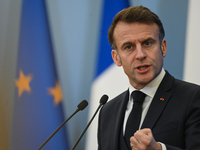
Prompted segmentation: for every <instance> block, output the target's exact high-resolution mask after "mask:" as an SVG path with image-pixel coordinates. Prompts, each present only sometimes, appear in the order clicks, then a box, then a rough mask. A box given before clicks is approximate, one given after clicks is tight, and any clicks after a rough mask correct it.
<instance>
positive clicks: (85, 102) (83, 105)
mask: <svg viewBox="0 0 200 150" xmlns="http://www.w3.org/2000/svg"><path fill="white" fill-rule="evenodd" d="M87 105H88V102H87V101H86V100H83V101H82V102H80V103H79V104H78V106H77V109H76V111H75V112H74V113H73V114H72V115H71V116H70V117H69V118H68V119H67V120H65V121H64V122H63V123H62V124H61V125H60V126H59V127H58V128H57V129H56V130H55V131H54V132H53V133H52V134H51V135H50V136H49V138H48V139H47V140H46V141H45V142H44V143H43V144H42V145H41V146H40V147H39V148H38V150H40V149H41V148H42V147H43V146H44V145H45V144H46V143H47V142H48V141H49V140H50V139H51V138H52V137H53V136H54V135H55V134H56V133H57V132H58V131H59V130H60V128H61V127H62V126H63V125H64V124H65V123H66V122H67V121H68V120H69V119H71V118H72V117H73V116H74V115H75V114H76V113H77V112H79V111H80V110H81V111H82V110H83V109H85V108H86V107H87Z"/></svg>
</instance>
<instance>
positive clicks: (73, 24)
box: [0, 0, 188, 149]
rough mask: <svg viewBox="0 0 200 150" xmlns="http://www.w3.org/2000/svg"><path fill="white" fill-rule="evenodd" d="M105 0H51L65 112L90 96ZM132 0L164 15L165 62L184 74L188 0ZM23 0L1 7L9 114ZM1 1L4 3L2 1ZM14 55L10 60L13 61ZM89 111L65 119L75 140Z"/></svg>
mask: <svg viewBox="0 0 200 150" xmlns="http://www.w3.org/2000/svg"><path fill="white" fill-rule="evenodd" d="M102 1H103V0H46V2H47V4H48V7H47V8H48V14H49V22H50V28H51V34H52V39H53V46H54V50H55V57H56V65H57V68H58V73H59V77H60V80H61V86H62V89H63V95H64V108H65V115H66V118H67V117H68V116H69V115H71V114H72V113H73V112H74V111H75V109H76V107H77V104H78V103H79V102H80V101H82V100H83V99H86V100H88V101H89V100H90V88H91V83H92V80H93V76H94V69H95V59H96V50H97V43H98V35H99V24H100V16H101V7H102ZM5 2H6V0H1V1H0V4H4V3H5ZM130 2H131V5H144V6H147V7H149V8H150V9H151V10H152V11H154V12H155V13H157V14H158V16H159V17H160V19H161V20H162V21H163V24H164V28H165V31H166V40H167V43H168V54H167V57H166V58H165V63H164V68H165V69H167V70H168V71H169V72H170V73H172V74H173V75H174V76H175V77H177V78H180V79H182V76H183V75H182V74H183V61H184V60H183V58H184V49H185V33H186V32H185V29H186V19H187V7H188V0H130ZM20 3H21V0H19V1H15V2H14V1H11V0H10V1H7V3H5V7H4V8H6V7H9V8H10V9H9V10H6V9H0V10H1V12H2V11H4V12H6V13H8V14H6V15H2V13H1V14H0V21H2V20H4V21H6V22H3V24H2V23H1V25H0V28H1V29H0V31H1V33H0V38H1V41H0V44H1V45H0V54H1V56H0V62H1V64H0V71H1V76H0V83H1V85H0V88H1V89H3V90H5V89H4V87H5V85H6V87H7V91H9V92H7V94H5V93H4V94H2V93H1V95H0V98H1V100H2V98H5V97H8V98H7V99H6V100H4V99H3V103H2V104H3V106H2V107H3V108H5V110H6V111H4V113H5V116H6V113H7V112H8V111H9V112H12V102H13V99H12V98H13V96H12V92H13V89H12V88H13V87H14V85H12V84H11V82H7V81H13V79H14V75H13V73H14V72H15V71H14V70H15V69H13V68H14V67H15V63H16V50H17V41H18V39H17V37H18V30H17V29H18V27H19V19H20V17H19V15H20V13H19V10H20V9H21V7H20ZM1 6H2V7H3V5H1ZM11 8H12V9H11ZM15 9H17V10H15ZM11 10H12V11H11ZM13 12H14V13H13ZM5 17H8V18H5ZM8 27H9V29H8ZM4 29H5V30H6V31H5V30H4ZM10 58H11V61H9V59H10ZM6 65H7V66H6ZM2 72H4V74H2ZM9 89H10V90H9ZM11 89H12V90H11ZM10 91H11V92H10ZM0 92H2V91H0ZM10 93H11V94H10ZM95 101H99V100H98V99H97V100H95ZM1 111H2V109H1ZM1 111H0V112H1ZM87 113H88V108H86V110H83V111H82V112H79V113H78V114H77V115H76V116H75V117H74V118H72V119H71V120H70V121H69V122H68V123H67V125H66V126H67V127H68V131H69V136H70V143H71V146H72V145H73V144H74V143H75V141H76V139H77V138H78V136H79V135H80V133H81V132H82V131H83V129H84V127H85V126H86V123H87V120H88V118H87ZM5 116H4V117H5ZM7 116H8V118H6V120H7V121H6V122H7V124H9V125H8V126H7V127H10V124H11V122H12V121H11V120H12V116H11V115H7ZM8 134H9V133H8ZM8 138H9V136H8ZM84 140H85V136H84V137H83V139H82V140H81V143H79V145H78V147H77V149H83V147H84V143H85V141H84Z"/></svg>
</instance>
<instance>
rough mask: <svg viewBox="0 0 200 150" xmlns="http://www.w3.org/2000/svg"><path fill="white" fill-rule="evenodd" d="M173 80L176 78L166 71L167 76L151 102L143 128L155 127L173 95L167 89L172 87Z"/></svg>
mask: <svg viewBox="0 0 200 150" xmlns="http://www.w3.org/2000/svg"><path fill="white" fill-rule="evenodd" d="M173 80H174V78H173V77H172V76H171V75H170V74H169V73H168V72H166V74H165V77H164V78H163V80H162V82H161V84H160V86H159V87H158V90H157V92H156V94H155V96H154V98H153V100H152V102H151V105H150V107H149V110H148V112H147V115H146V117H145V119H144V122H143V124H142V127H141V128H150V129H152V128H153V127H154V125H155V123H156V121H157V120H158V119H159V117H160V115H161V113H162V111H163V110H164V108H165V106H166V104H167V102H168V101H169V99H170V97H171V93H169V92H167V91H168V90H170V89H171V88H172V83H173Z"/></svg>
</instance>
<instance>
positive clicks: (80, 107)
mask: <svg viewBox="0 0 200 150" xmlns="http://www.w3.org/2000/svg"><path fill="white" fill-rule="evenodd" d="M87 105H88V102H87V101H86V100H83V101H82V102H80V103H79V104H78V106H77V107H78V109H79V110H83V109H85V108H86V107H87Z"/></svg>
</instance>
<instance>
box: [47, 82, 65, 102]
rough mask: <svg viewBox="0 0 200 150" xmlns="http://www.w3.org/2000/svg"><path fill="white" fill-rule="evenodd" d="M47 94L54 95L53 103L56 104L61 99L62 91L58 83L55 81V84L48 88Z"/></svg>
mask: <svg viewBox="0 0 200 150" xmlns="http://www.w3.org/2000/svg"><path fill="white" fill-rule="evenodd" d="M48 92H49V95H52V96H53V97H54V100H53V102H54V105H58V104H59V103H60V102H61V101H62V91H61V87H60V84H59V83H58V82H57V81H56V86H55V87H51V88H48Z"/></svg>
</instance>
